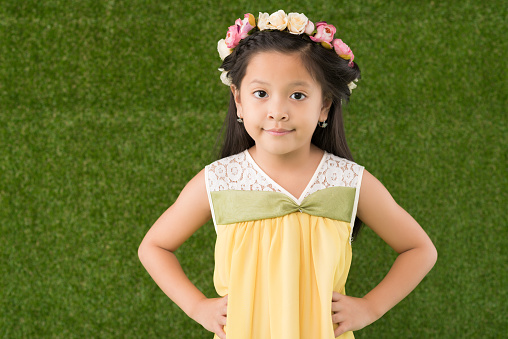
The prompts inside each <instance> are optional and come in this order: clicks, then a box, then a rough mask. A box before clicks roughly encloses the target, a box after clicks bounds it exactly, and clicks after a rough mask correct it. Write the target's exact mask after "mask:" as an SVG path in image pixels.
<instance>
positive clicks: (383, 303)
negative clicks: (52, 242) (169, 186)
mask: <svg viewBox="0 0 508 339" xmlns="http://www.w3.org/2000/svg"><path fill="white" fill-rule="evenodd" d="M334 35H335V27H333V26H332V25H329V24H327V23H326V22H318V23H316V24H314V23H312V22H311V21H309V20H308V18H307V17H306V16H305V15H303V14H298V13H290V14H289V15H286V13H284V12H283V11H278V12H276V13H274V14H272V15H268V14H267V13H260V15H259V18H258V19H257V20H256V19H255V18H254V17H253V16H252V15H251V14H246V15H245V18H244V19H243V20H241V19H238V20H237V21H236V23H235V25H233V26H231V27H230V28H229V31H228V34H227V37H226V39H223V40H221V41H219V47H218V49H219V53H220V56H221V58H222V59H223V64H222V68H221V69H220V70H221V71H222V75H221V79H222V81H223V82H224V83H225V84H228V85H229V86H230V88H231V98H230V106H229V111H228V115H227V118H226V135H225V140H224V145H223V148H222V154H221V155H222V158H221V159H220V160H218V161H215V162H214V163H212V164H210V165H208V166H206V167H205V169H204V170H202V171H201V172H200V173H198V174H197V175H196V176H195V177H194V178H193V179H192V180H191V181H190V182H189V183H188V184H187V186H186V187H185V188H184V189H183V191H182V192H181V194H180V196H179V197H178V199H177V200H176V202H175V203H174V204H173V205H172V206H171V207H170V208H169V209H168V210H167V211H166V212H164V214H163V215H162V216H161V217H160V218H159V219H158V220H157V221H156V223H155V224H154V225H153V226H152V228H151V229H150V231H149V232H148V233H147V235H146V236H145V238H144V240H143V242H142V243H141V245H140V247H139V257H140V260H141V262H142V263H143V265H144V266H145V267H146V269H147V270H148V272H149V273H150V275H151V276H152V277H153V279H154V280H155V282H156V283H157V284H158V285H159V286H160V287H161V289H162V290H163V291H164V292H165V293H166V294H167V295H168V297H169V298H171V299H172V300H173V301H174V302H175V303H176V304H177V305H178V306H180V307H181V308H182V310H183V311H184V312H185V313H187V315H188V316H190V317H191V318H192V319H194V320H196V321H197V322H199V323H200V324H201V325H203V326H204V327H205V328H206V329H207V330H209V331H211V332H214V333H215V334H216V336H215V338H221V339H225V338H226V334H227V338H229V339H246V338H260V339H268V338H272V339H283V338H291V339H294V338H304V339H314V338H326V339H328V338H335V337H339V336H340V338H353V334H352V331H353V330H358V329H361V328H363V327H365V326H367V325H369V324H371V323H372V322H374V321H375V320H377V319H378V318H380V317H381V316H382V315H383V314H384V313H385V312H387V311H388V310H389V309H390V308H392V307H393V306H394V305H395V304H397V303H398V302H399V301H400V300H401V299H403V298H404V297H405V296H406V295H407V294H408V293H410V292H411V291H412V290H413V289H414V288H415V287H416V286H417V284H418V283H419V282H420V281H421V280H422V279H423V277H424V276H425V275H426V274H427V272H428V271H429V270H430V269H431V268H432V266H433V265H434V263H435V261H436V258H437V253H436V250H435V248H434V246H433V244H432V242H431V241H430V239H429V238H428V236H427V235H426V233H425V232H424V231H423V230H422V229H421V228H420V226H419V225H418V223H417V222H416V221H415V220H414V219H413V218H412V217H411V216H410V215H409V214H408V213H407V212H405V211H404V210H403V209H402V208H401V207H400V206H398V205H397V203H396V202H395V201H394V200H393V199H392V197H391V196H390V194H389V193H388V191H387V190H386V189H385V188H384V186H383V185H382V184H381V183H380V182H379V181H378V180H377V179H376V178H375V177H374V176H372V175H371V174H370V173H369V172H367V171H366V170H364V168H363V167H361V166H359V165H358V164H356V163H354V162H353V159H352V156H351V152H350V151H349V148H348V146H347V144H346V139H345V136H344V130H343V123H342V103H343V102H347V101H348V99H349V96H350V94H351V90H352V89H353V88H354V87H356V86H355V80H357V79H358V78H359V77H360V69H359V67H358V65H357V64H356V63H355V62H354V61H353V60H354V55H353V53H352V52H351V50H350V49H349V47H348V46H347V45H346V44H345V43H344V42H342V40H340V39H337V38H335V37H334ZM357 216H358V218H356V217H357ZM210 218H213V221H214V224H215V228H216V231H217V241H216V248H215V272H214V284H215V287H216V290H217V292H218V294H219V295H220V296H221V297H220V298H210V299H208V298H206V297H205V296H204V295H203V294H202V293H201V292H200V291H199V290H198V289H197V288H196V287H195V286H194V285H193V284H192V283H191V282H190V281H189V280H188V278H187V277H186V275H185V274H184V272H183V270H182V268H181V267H180V265H179V263H178V260H177V259H176V257H175V255H174V252H175V251H176V249H177V248H178V247H179V246H180V245H181V244H182V243H183V242H184V241H185V240H186V239H187V238H189V237H190V236H191V235H192V234H193V233H194V232H195V231H196V230H197V229H198V228H199V227H200V226H201V225H203V224H204V223H205V222H206V221H207V220H209V219H210ZM360 219H361V220H362V221H363V222H365V223H366V224H367V225H368V226H369V227H371V228H372V229H373V230H374V231H375V232H376V233H377V234H378V235H379V236H380V237H381V238H382V239H383V240H384V241H386V242H387V243H388V244H389V245H390V246H391V247H392V248H393V249H394V250H395V251H397V252H398V253H399V255H398V257H397V259H396V261H395V263H394V264H393V266H392V268H391V269H390V271H389V273H388V274H387V275H386V277H385V278H384V279H383V280H382V281H381V282H380V283H379V285H377V286H376V287H375V288H374V289H373V290H372V291H370V292H369V293H368V294H367V295H365V296H364V297H362V298H355V297H350V296H346V294H345V288H344V286H345V283H346V278H347V275H348V271H349V267H350V264H351V240H352V239H353V238H354V237H355V236H356V234H357V233H358V231H359V226H360Z"/></svg>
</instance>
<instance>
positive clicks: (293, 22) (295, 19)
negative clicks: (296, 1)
mask: <svg viewBox="0 0 508 339" xmlns="http://www.w3.org/2000/svg"><path fill="white" fill-rule="evenodd" d="M308 22H309V19H308V18H307V17H306V16H305V14H299V13H289V14H288V30H289V32H290V33H292V34H302V33H304V32H305V28H306V27H307V23H308Z"/></svg>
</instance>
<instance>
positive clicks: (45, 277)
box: [0, 0, 508, 338]
mask: <svg viewBox="0 0 508 339" xmlns="http://www.w3.org/2000/svg"><path fill="white" fill-rule="evenodd" d="M176 3H177V2H167V1H141V0H132V1H125V2H119V1H90V0H83V1H57V0H48V1H35V0H32V1H15V0H4V1H2V3H1V5H0V150H1V157H0V178H1V180H0V206H1V208H0V220H2V222H1V224H0V230H1V233H2V235H1V238H0V239H1V240H0V253H1V255H2V263H1V265H0V276H1V277H2V278H1V279H0V295H1V298H0V300H1V304H0V309H2V316H1V317H0V336H1V337H4V338H35V337H41V338H57V337H58V338H83V337H84V338H86V337H97V338H99V337H100V338H155V337H166V338H210V337H211V336H210V334H208V333H207V332H206V331H205V330H204V329H202V328H201V327H200V325H198V324H196V323H195V322H193V321H192V320H190V319H189V318H187V317H186V316H185V314H184V313H183V312H182V311H180V310H179V309H178V307H176V306H175V305H174V304H173V303H172V302H171V301H170V300H168V299H167V298H166V297H165V296H164V294H163V293H162V292H161V291H160V290H159V289H158V287H157V286H156V285H155V283H153V281H152V280H151V278H150V277H149V276H148V274H147V273H146V272H145V270H144V269H143V267H142V266H141V264H140V263H139V261H138V258H137V247H138V245H139V243H140V241H141V239H142V237H143V236H144V234H145V233H146V231H147V230H148V228H149V227H150V226H151V225H152V224H153V222H154V221H155V220H156V219H157V218H158V216H159V215H160V214H161V213H162V212H163V211H164V210H165V209H166V208H167V207H168V206H169V205H170V204H171V203H172V202H173V201H174V200H175V199H176V197H177V195H178V193H179V192H180V190H181V189H182V188H183V186H184V185H185V183H186V182H187V181H188V180H189V179H190V178H191V177H192V176H193V175H194V174H195V173H197V172H198V171H199V170H200V169H202V168H203V167H204V166H205V165H206V164H208V163H209V162H211V161H213V160H214V154H215V148H214V144H215V141H216V138H217V135H218V132H219V130H220V127H221V124H222V119H223V116H224V114H225V111H226V109H227V102H228V99H229V96H228V90H227V88H226V87H225V86H223V85H222V84H221V82H220V81H219V75H220V73H219V72H218V71H217V68H218V67H219V66H220V59H219V57H218V54H217V52H216V44H217V41H218V40H219V39H221V38H223V37H224V36H225V34H226V31H227V27H228V26H229V25H231V24H232V23H233V22H234V20H235V19H236V18H238V17H240V16H243V14H244V13H246V12H251V13H253V14H255V15H256V16H257V13H258V12H259V11H263V12H265V11H266V12H273V11H276V10H278V9H280V8H283V9H285V10H286V12H293V11H294V12H304V13H305V14H306V15H307V16H308V17H309V18H311V19H312V20H314V21H320V20H326V21H328V22H330V23H332V24H334V25H335V26H336V27H337V29H338V34H339V36H340V37H341V38H342V39H343V40H344V41H345V42H346V43H348V44H349V45H350V46H351V48H352V49H353V51H354V52H355V61H357V62H358V64H359V65H360V67H361V69H362V80H361V81H360V82H359V84H358V88H357V89H356V90H355V92H354V94H353V97H352V101H351V104H350V106H349V107H348V110H347V112H346V115H345V123H346V130H347V133H348V140H349V144H350V147H351V149H352V151H353V154H354V155H355V160H356V161H357V162H358V163H360V164H361V165H364V166H365V167H366V168H367V169H368V170H369V171H370V172H371V173H373V174H374V175H376V176H377V177H378V178H379V179H380V180H381V181H382V182H383V183H384V184H385V186H387V188H388V189H389V190H390V192H391V193H392V195H393V196H394V197H395V199H396V200H397V201H398V202H399V203H400V204H401V205H402V206H403V207H404V208H406V209H407V210H408V211H409V212H410V213H411V214H412V215H413V216H414V217H415V218H416V219H417V220H418V221H419V222H420V224H421V225H422V226H423V227H424V228H425V229H426V231H427V232H428V233H429V235H430V237H431V238H432V239H433V241H434V242H435V245H436V247H437V249H438V252H439V259H438V262H437V264H436V267H435V268H434V269H433V270H432V271H431V273H430V274H429V275H428V277H427V278H425V280H424V281H423V283H422V284H421V285H420V286H419V287H418V288H417V289H416V290H415V291H414V292H413V293H412V294H411V295H410V296H409V297H408V298H407V299H405V300H404V301H403V302H402V303H400V304H399V305H397V306H396V307H395V308H394V309H393V310H391V311H390V312H389V313H387V314H386V315H385V316H384V317H383V318H382V319H380V320H379V321H377V322H376V323H374V324H372V325H371V326H369V327H367V328H365V329H364V330H361V331H358V332H356V337H357V338H462V337H470V338H477V337H483V338H499V337H502V336H503V335H504V333H506V330H508V325H507V321H506V314H507V313H508V309H507V305H508V296H507V288H506V286H508V279H507V275H508V273H507V270H506V263H507V262H508V255H507V248H508V241H507V239H508V228H507V224H508V223H507V217H506V211H505V210H506V205H507V199H506V198H507V172H506V168H507V161H506V160H507V159H506V152H507V149H508V147H507V146H508V145H507V128H506V127H507V126H506V125H507V124H506V123H507V121H506V107H507V106H508V105H507V95H508V93H507V88H506V87H507V86H506V85H507V81H506V74H508V72H507V58H506V55H505V54H506V51H507V50H508V48H507V42H506V41H507V40H506V36H505V32H506V31H508V29H507V24H506V23H507V20H506V18H507V7H506V4H505V3H504V1H499V0H498V1H467V0H465V1H458V0H457V1H442V2H439V1H435V2H427V1H422V2H418V1H398V2H388V1H375V0H371V1H347V2H346V1H344V2H330V1H321V0H317V1H298V0H295V1H291V2H289V1H281V2H279V3H278V4H277V5H273V4H272V2H271V1H265V0H262V1H256V2H253V1H235V2H233V1H231V2H221V1H202V0H196V1H189V2H179V3H178V4H176ZM214 240H215V239H214V230H213V226H212V224H211V223H208V224H207V225H206V226H205V227H203V228H202V229H200V230H199V231H198V232H197V233H196V234H195V235H194V236H192V237H191V238H190V240H189V241H188V242H187V243H185V244H184V245H183V246H182V248H181V249H179V251H178V255H179V258H180V260H181V262H182V265H183V267H184V269H185V271H186V272H188V275H189V277H190V278H191V279H192V281H194V282H195V283H196V285H197V286H198V287H199V288H200V289H202V290H203V291H204V293H205V294H207V295H209V296H214V295H215V294H214V290H213V285H212V274H213V244H214ZM353 253H354V257H353V266H352V270H351V274H350V278H349V280H348V286H347V287H348V293H349V294H351V295H355V296H361V295H363V294H365V293H366V292H367V291H368V290H369V289H371V288H372V287H374V286H375V285H376V283H377V282H378V281H379V280H380V279H381V278H382V277H383V275H384V274H385V273H386V271H387V270H388V269H389V266H390V263H391V261H392V260H393V258H394V253H393V251H392V250H391V249H389V248H388V247H387V246H386V245H385V244H384V243H383V242H382V241H381V240H379V239H378V238H377V237H376V235H375V234H374V233H373V232H371V231H369V230H368V229H365V230H364V232H363V233H362V234H361V235H360V237H359V239H358V240H357V241H356V242H355V243H354V245H353Z"/></svg>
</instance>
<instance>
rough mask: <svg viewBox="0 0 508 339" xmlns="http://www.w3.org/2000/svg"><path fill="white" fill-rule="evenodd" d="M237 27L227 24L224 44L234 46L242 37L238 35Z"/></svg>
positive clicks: (229, 46)
mask: <svg viewBox="0 0 508 339" xmlns="http://www.w3.org/2000/svg"><path fill="white" fill-rule="evenodd" d="M239 28H240V27H239V26H238V25H233V26H229V29H228V34H226V46H228V48H235V47H236V46H238V43H239V42H240V40H241V39H242V38H241V37H240V33H239Z"/></svg>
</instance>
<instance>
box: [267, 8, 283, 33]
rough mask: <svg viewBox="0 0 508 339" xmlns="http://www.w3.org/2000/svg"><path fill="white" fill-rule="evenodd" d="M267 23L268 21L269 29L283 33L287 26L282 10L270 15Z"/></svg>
mask: <svg viewBox="0 0 508 339" xmlns="http://www.w3.org/2000/svg"><path fill="white" fill-rule="evenodd" d="M268 21H270V24H269V26H270V28H271V29H278V30H279V31H283V30H285V29H286V27H287V26H288V16H287V15H286V12H284V11H283V10H282V9H281V10H279V11H277V12H275V13H273V14H272V15H270V18H269V19H268Z"/></svg>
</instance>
